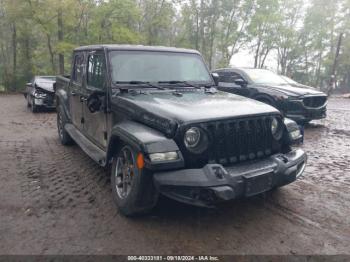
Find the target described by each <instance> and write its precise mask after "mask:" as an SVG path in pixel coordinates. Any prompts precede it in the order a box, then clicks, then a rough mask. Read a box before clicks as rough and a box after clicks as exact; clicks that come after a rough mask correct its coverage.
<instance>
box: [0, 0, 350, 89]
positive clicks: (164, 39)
mask: <svg viewBox="0 0 350 262" xmlns="http://www.w3.org/2000/svg"><path fill="white" fill-rule="evenodd" d="M349 40H350V0H332V1H329V0H310V1H303V0H0V86H2V87H3V88H5V90H7V91H19V90H21V89H23V86H24V83H25V82H27V81H28V80H29V79H30V78H31V77H32V76H33V75H37V74H39V75H45V74H47V75H55V74H65V73H69V70H70V66H71V65H70V60H71V59H70V58H71V53H72V49H73V48H75V47H77V46H81V45H89V44H99V43H105V44H106V43H114V44H144V45H165V46H176V47H185V48H193V49H197V50H199V51H200V52H201V53H202V54H203V56H204V58H205V60H206V62H207V64H208V66H209V67H210V68H212V69H214V68H218V67H228V66H229V65H230V61H231V60H232V57H234V55H235V54H237V53H239V52H240V51H241V50H249V55H250V56H251V57H252V58H253V61H254V62H253V63H252V65H251V66H252V67H256V68H264V67H266V61H267V59H268V58H269V57H271V56H273V57H275V58H276V67H275V68H277V70H278V73H281V74H284V75H288V76H291V77H293V78H294V79H295V80H297V81H300V82H302V83H304V84H309V85H312V86H317V87H319V86H327V85H330V84H331V81H332V79H334V78H332V75H335V76H336V84H337V86H338V87H341V88H344V89H346V88H348V90H349V91H350V41H349Z"/></svg>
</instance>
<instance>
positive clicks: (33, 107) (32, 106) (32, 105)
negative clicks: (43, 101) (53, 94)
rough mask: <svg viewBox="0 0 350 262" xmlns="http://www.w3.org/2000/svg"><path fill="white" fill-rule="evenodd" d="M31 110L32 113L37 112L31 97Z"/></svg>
mask: <svg viewBox="0 0 350 262" xmlns="http://www.w3.org/2000/svg"><path fill="white" fill-rule="evenodd" d="M31 110H32V112H33V113H37V112H38V106H37V105H35V100H34V97H32V99H31Z"/></svg>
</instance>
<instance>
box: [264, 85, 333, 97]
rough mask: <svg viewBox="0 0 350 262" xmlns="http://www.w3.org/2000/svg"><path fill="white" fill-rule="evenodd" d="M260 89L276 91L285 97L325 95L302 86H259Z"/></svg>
mask: <svg viewBox="0 0 350 262" xmlns="http://www.w3.org/2000/svg"><path fill="white" fill-rule="evenodd" d="M260 87H262V88H266V89H269V90H273V91H277V92H280V93H283V94H285V95H287V96H293V97H298V96H304V95H326V94H325V93H323V92H321V91H318V90H316V89H314V88H312V87H308V86H304V85H293V84H287V85H284V84H283V85H260Z"/></svg>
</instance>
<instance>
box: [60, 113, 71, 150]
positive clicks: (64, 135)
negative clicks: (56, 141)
mask: <svg viewBox="0 0 350 262" xmlns="http://www.w3.org/2000/svg"><path fill="white" fill-rule="evenodd" d="M62 110H63V109H62V107H59V108H58V110H57V130H58V136H59V138H60V141H61V144H62V145H72V144H73V143H74V141H73V139H72V138H71V137H70V135H69V134H68V132H67V131H66V130H65V128H64V126H65V124H66V123H67V120H66V117H65V115H64V113H63V111H62Z"/></svg>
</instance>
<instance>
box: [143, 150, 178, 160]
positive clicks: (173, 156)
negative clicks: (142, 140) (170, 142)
mask: <svg viewBox="0 0 350 262" xmlns="http://www.w3.org/2000/svg"><path fill="white" fill-rule="evenodd" d="M149 158H150V159H151V161H152V162H161V161H173V160H177V159H179V155H178V154H177V152H165V153H153V154H150V155H149Z"/></svg>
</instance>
